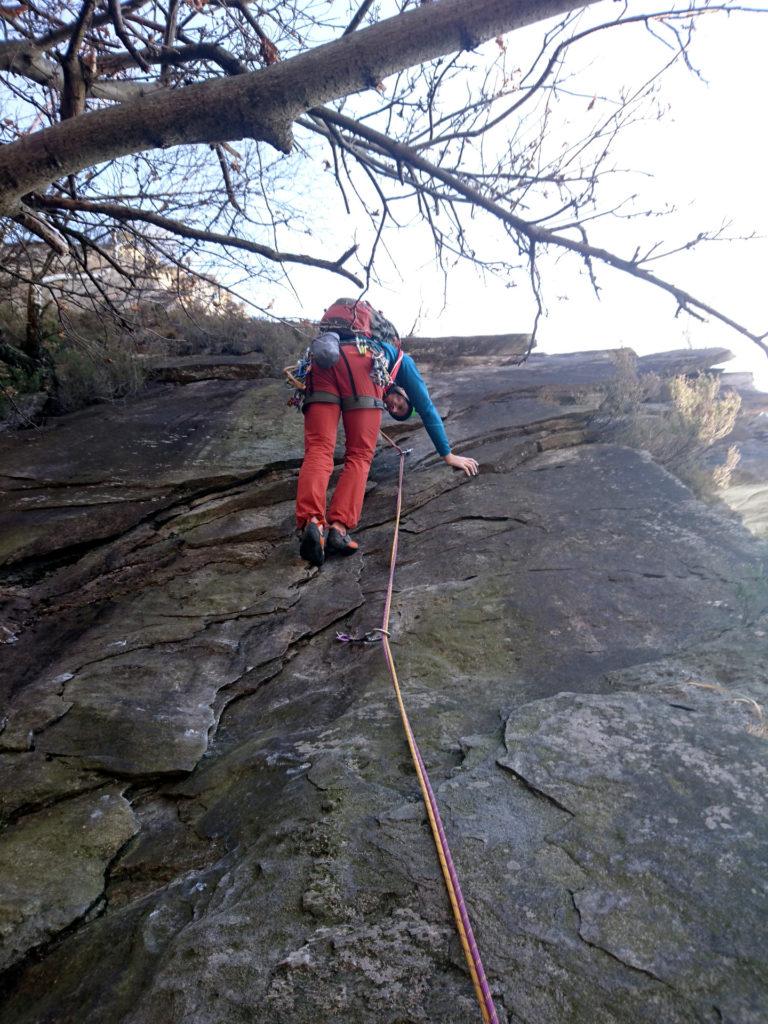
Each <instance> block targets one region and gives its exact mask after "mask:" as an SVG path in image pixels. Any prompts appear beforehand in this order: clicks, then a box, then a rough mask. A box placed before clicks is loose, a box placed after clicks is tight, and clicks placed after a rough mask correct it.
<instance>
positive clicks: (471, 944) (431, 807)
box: [366, 431, 499, 1024]
mask: <svg viewBox="0 0 768 1024" xmlns="http://www.w3.org/2000/svg"><path fill="white" fill-rule="evenodd" d="M381 433H382V437H384V439H385V440H386V441H387V442H388V443H389V444H390V445H391V446H392V447H393V448H394V449H395V451H396V452H397V453H398V456H399V459H400V470H399V475H398V482H397V510H396V512H395V528H394V532H393V536H392V550H391V554H390V558H389V582H388V584H387V596H386V600H385V603H384V618H383V619H382V623H381V629H380V630H371V631H370V633H368V634H366V636H371V635H372V634H374V633H380V634H381V646H382V649H383V651H384V659H385V661H386V663H387V668H388V669H389V674H390V676H391V677H392V685H393V687H394V690H395V697H396V698H397V706H398V708H399V710H400V719H401V721H402V723H403V729H404V730H405V738H406V740H407V741H408V748H409V750H410V752H411V758H412V760H413V766H414V768H415V769H416V775H417V777H418V780H419V786H420V787H421V795H422V797H423V798H424V806H425V807H426V810H427V817H428V818H429V826H430V828H431V830H432V837H433V839H434V841H435V847H436V849H437V856H438V859H439V861H440V868H441V870H442V872H443V878H444V880H445V887H446V889H447V890H448V897H449V899H450V901H451V908H452V910H453V916H454V920H455V922H456V930H457V931H458V933H459V939H460V940H461V946H462V949H463V950H464V957H465V958H466V961H467V966H468V967H469V973H470V975H471V977H472V985H473V986H474V989H475V996H476V997H477V1001H478V1004H479V1005H480V1012H481V1013H482V1015H483V1024H499V1018H498V1016H497V1015H496V1007H495V1006H494V1005H493V996H492V995H491V990H490V988H489V987H488V981H487V980H486V977H485V970H484V969H483V962H482V960H481V959H480V951H479V950H478V948H477V943H476V942H475V936H474V934H473V932H472V925H471V923H470V920H469V914H468V913H467V907H466V904H465V903H464V896H463V895H462V892H461V884H460V883H459V876H458V875H457V873H456V868H455V867H454V864H453V858H452V857H451V851H450V848H449V846H448V840H447V838H446V835H445V829H444V828H443V822H442V819H441V817H440V810H439V808H438V806H437V799H436V797H435V794H434V790H433V789H432V785H431V783H430V781H429V775H428V774H427V769H426V766H425V764H424V761H423V759H422V756H421V752H420V750H419V747H418V744H417V743H416V737H415V736H414V734H413V729H412V728H411V723H410V721H409V719H408V713H407V711H406V710H405V704H404V702H403V695H402V692H401V690H400V683H399V681H398V678H397V670H396V668H395V659H394V658H393V656H392V649H391V647H390V645H389V636H390V633H389V617H390V611H391V608H392V591H393V588H394V583H395V566H396V564H397V547H398V540H399V536H400V514H401V511H402V506H403V474H404V471H405V456H406V455H407V454H408V452H407V451H406V450H404V449H403V448H401V447H400V446H399V445H398V444H396V443H395V442H394V441H393V440H392V438H390V437H387V435H386V434H385V433H384V431H382V432H381ZM368 642H372V641H368Z"/></svg>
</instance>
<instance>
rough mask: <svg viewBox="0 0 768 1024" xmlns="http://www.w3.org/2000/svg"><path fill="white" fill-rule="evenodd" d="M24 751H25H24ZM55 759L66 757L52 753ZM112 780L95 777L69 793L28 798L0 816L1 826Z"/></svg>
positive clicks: (106, 784) (69, 799)
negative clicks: (45, 797) (40, 798)
mask: <svg viewBox="0 0 768 1024" xmlns="http://www.w3.org/2000/svg"><path fill="white" fill-rule="evenodd" d="M24 753H26V751H24ZM51 756H52V757H55V758H56V760H57V761H64V762H65V763H66V758H65V757H63V756H61V755H57V754H52V755H51ZM94 774H95V775H100V773H98V772H94ZM111 781H114V780H111V779H110V778H107V777H102V778H99V779H95V780H94V781H93V784H92V785H86V786H83V787H82V789H74V790H72V791H71V792H69V793H60V794H57V795H54V796H51V797H49V798H48V799H47V800H30V801H28V802H27V803H24V804H20V805H19V806H18V807H16V808H14V810H12V811H11V812H10V813H9V814H7V815H6V816H5V817H4V818H2V819H1V820H2V827H3V828H4V829H5V828H10V827H11V826H13V825H17V824H18V823H19V822H20V821H23V820H24V819H25V818H28V817H30V816H31V815H33V814H38V813H39V812H40V811H47V810H49V809H50V808H51V807H58V806H59V805H60V804H65V803H69V802H70V801H71V800H77V799H78V798H79V797H81V796H84V795H85V794H86V793H95V792H96V791H97V790H99V789H104V788H105V787H106V786H109V785H110V782H111Z"/></svg>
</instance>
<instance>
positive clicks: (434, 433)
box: [379, 341, 451, 455]
mask: <svg viewBox="0 0 768 1024" xmlns="http://www.w3.org/2000/svg"><path fill="white" fill-rule="evenodd" d="M379 344H380V345H381V347H382V349H383V350H384V352H385V353H386V355H387V363H388V364H389V369H390V370H391V369H392V367H393V366H394V365H395V361H396V360H397V357H398V355H399V354H400V351H399V349H398V348H396V347H395V346H394V345H391V344H390V343H389V342H386V341H382V342H380V343H379ZM395 380H396V383H397V385H398V386H399V387H401V388H402V389H403V391H404V392H405V393H406V395H408V398H409V400H410V402H411V405H412V406H413V408H414V409H415V410H416V412H417V413H418V414H419V416H420V417H421V419H422V422H423V423H424V426H425V428H426V431H427V433H428V434H429V436H430V439H431V441H432V444H433V445H434V446H435V449H436V450H437V453H438V455H448V454H450V451H451V446H450V444H449V442H448V435H447V434H446V432H445V427H444V426H443V421H442V420H441V419H440V413H439V412H438V411H437V409H436V408H435V407H434V405H433V404H432V399H431V398H430V397H429V391H427V385H426V384H425V383H424V381H423V379H422V376H421V374H420V373H419V371H418V369H417V367H416V363H414V361H413V359H411V357H410V356H409V355H403V361H402V363H400V369H399V370H398V371H397V377H396V378H395Z"/></svg>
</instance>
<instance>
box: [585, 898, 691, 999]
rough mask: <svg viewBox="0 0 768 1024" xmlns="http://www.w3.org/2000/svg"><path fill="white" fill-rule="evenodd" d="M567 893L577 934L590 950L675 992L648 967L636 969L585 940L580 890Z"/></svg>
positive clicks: (596, 944) (601, 947) (607, 950)
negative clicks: (580, 907) (575, 922)
mask: <svg viewBox="0 0 768 1024" xmlns="http://www.w3.org/2000/svg"><path fill="white" fill-rule="evenodd" d="M566 891H567V892H568V895H569V896H570V897H571V904H572V906H573V909H574V911H575V913H576V918H577V922H578V923H577V927H576V934H577V935H578V937H579V938H580V939H581V941H582V942H583V943H584V944H585V945H586V946H589V948H590V949H596V950H598V951H599V952H600V953H603V954H605V956H607V957H610V959H611V960H614V961H615V962H616V963H617V964H621V966H622V967H626V968H627V969H628V970H630V971H636V972H637V973H638V974H642V975H644V976H645V977H646V978H650V979H651V980H652V981H655V982H657V983H658V984H659V985H663V986H664V988H668V989H670V990H671V991H673V992H674V991H675V990H674V989H673V988H672V986H671V985H670V984H669V983H668V982H666V981H664V979H663V978H659V977H658V975H656V974H654V973H653V971H650V970H648V969H647V968H646V967H636V966H635V965H634V964H628V963H627V961H626V960H622V959H621V957H620V956H618V955H617V954H616V953H612V952H611V950H610V949H606V948H605V946H600V945H598V943H596V942H590V941H589V939H587V938H585V937H584V935H583V934H582V931H581V926H582V917H581V911H580V910H579V907H578V904H577V902H576V893H577V892H578V890H576V891H573V890H572V889H568V890H566Z"/></svg>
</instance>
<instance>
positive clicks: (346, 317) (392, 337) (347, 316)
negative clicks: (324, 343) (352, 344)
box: [320, 299, 400, 348]
mask: <svg viewBox="0 0 768 1024" xmlns="http://www.w3.org/2000/svg"><path fill="white" fill-rule="evenodd" d="M320 330H321V331H336V333H337V334H338V335H339V337H340V338H341V339H342V341H343V340H345V338H349V337H350V336H351V335H355V334H362V335H363V336H364V337H366V338H371V339H372V340H375V341H388V342H390V343H391V344H394V345H396V346H397V347H398V348H400V337H399V335H398V333H397V328H396V327H395V325H394V324H392V323H390V321H389V320H387V318H386V317H385V316H384V314H383V313H380V312H379V311H378V310H376V309H374V308H373V306H372V305H371V304H370V302H367V301H366V300H365V299H336V301H335V302H334V303H333V305H331V306H329V307H328V309H326V311H325V312H324V313H323V317H322V320H321V321H320Z"/></svg>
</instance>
